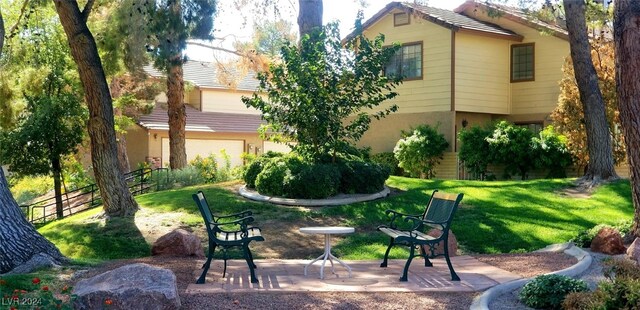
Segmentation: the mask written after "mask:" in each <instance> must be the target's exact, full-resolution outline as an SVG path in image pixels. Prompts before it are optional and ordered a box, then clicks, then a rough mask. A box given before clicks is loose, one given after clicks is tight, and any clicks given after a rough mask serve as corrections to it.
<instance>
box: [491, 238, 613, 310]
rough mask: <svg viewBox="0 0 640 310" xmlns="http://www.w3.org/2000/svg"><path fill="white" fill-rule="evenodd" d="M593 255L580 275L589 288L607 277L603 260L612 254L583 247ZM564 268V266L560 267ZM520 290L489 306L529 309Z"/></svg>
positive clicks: (505, 295) (497, 308)
mask: <svg viewBox="0 0 640 310" xmlns="http://www.w3.org/2000/svg"><path fill="white" fill-rule="evenodd" d="M583 250H585V251H587V252H589V254H591V257H593V261H592V263H591V266H589V269H587V271H585V272H584V273H583V274H581V275H580V277H579V279H582V280H584V281H586V282H587V284H588V285H589V289H591V290H593V289H595V288H596V286H597V285H598V282H600V281H602V280H604V279H605V277H604V275H603V274H602V260H603V259H605V258H610V257H612V256H611V255H606V254H602V253H594V252H591V251H589V250H588V249H583ZM623 256H624V254H623V255H618V256H614V257H623ZM560 269H562V268H560ZM519 293H520V290H519V289H518V290H515V291H513V292H511V293H507V294H503V295H501V296H500V297H498V298H496V299H495V300H493V302H492V303H491V304H490V305H489V308H490V309H492V310H529V309H531V308H529V307H527V306H525V305H524V304H522V303H521V302H520V301H519V299H518V294H519Z"/></svg>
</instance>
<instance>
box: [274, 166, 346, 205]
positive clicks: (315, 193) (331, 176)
mask: <svg viewBox="0 0 640 310" xmlns="http://www.w3.org/2000/svg"><path fill="white" fill-rule="evenodd" d="M339 186H340V171H339V170H338V168H337V167H336V166H335V165H329V164H310V165H305V166H304V167H303V168H302V169H300V171H299V172H298V173H296V174H292V175H290V176H289V177H288V178H285V186H284V188H285V191H286V196H288V197H295V198H310V199H323V198H327V197H330V196H333V195H335V194H337V193H338V188H339Z"/></svg>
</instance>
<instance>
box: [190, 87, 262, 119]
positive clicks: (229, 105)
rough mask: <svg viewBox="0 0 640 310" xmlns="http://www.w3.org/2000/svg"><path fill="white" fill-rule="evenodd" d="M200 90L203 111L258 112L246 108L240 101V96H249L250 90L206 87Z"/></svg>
mask: <svg viewBox="0 0 640 310" xmlns="http://www.w3.org/2000/svg"><path fill="white" fill-rule="evenodd" d="M201 90H202V111H203V112H221V113H241V114H260V112H259V111H258V110H256V109H254V108H247V106H245V105H244V103H242V100H241V98H242V96H245V97H250V96H252V95H253V93H252V92H247V91H232V90H221V89H206V88H205V89H201Z"/></svg>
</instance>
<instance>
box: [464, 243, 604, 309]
mask: <svg viewBox="0 0 640 310" xmlns="http://www.w3.org/2000/svg"><path fill="white" fill-rule="evenodd" d="M535 252H564V253H565V254H567V255H571V256H573V257H575V258H576V259H577V260H578V262H577V263H576V264H575V265H573V266H571V267H568V268H565V269H562V270H558V271H554V272H550V273H547V274H558V275H564V276H567V277H576V276H578V275H580V274H582V273H583V272H585V271H586V270H587V269H588V268H589V266H591V262H592V261H593V258H592V257H591V254H589V253H587V252H585V251H584V250H582V249H581V248H579V247H577V246H575V245H574V244H573V243H572V242H567V243H560V244H552V245H550V246H547V247H545V248H543V249H540V250H537V251H535ZM534 278H535V277H531V278H525V279H520V280H514V281H510V282H506V283H502V284H498V285H496V286H494V287H492V288H490V289H488V290H486V291H484V293H482V294H481V295H480V296H478V297H476V298H475V299H474V300H473V304H471V307H469V309H470V310H489V304H490V303H491V301H492V300H494V299H496V298H497V297H498V296H500V295H502V294H506V293H508V292H511V291H514V290H517V289H519V288H520V287H522V286H524V285H525V284H527V282H529V281H531V280H533V279H534Z"/></svg>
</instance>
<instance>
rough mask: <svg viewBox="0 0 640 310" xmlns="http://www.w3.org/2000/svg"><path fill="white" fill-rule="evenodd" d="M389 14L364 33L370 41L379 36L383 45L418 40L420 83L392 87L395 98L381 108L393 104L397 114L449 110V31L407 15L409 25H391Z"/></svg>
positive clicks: (409, 82) (415, 81)
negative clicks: (420, 52) (420, 61)
mask: <svg viewBox="0 0 640 310" xmlns="http://www.w3.org/2000/svg"><path fill="white" fill-rule="evenodd" d="M397 12H399V11H392V12H390V13H389V14H387V16H385V17H383V18H382V19H380V20H379V21H378V22H377V23H375V24H373V25H371V26H370V27H369V28H367V30H366V31H365V34H366V35H367V36H368V37H370V38H373V37H375V36H376V35H378V34H380V33H382V34H384V35H385V44H392V43H401V44H402V43H409V42H416V41H422V75H423V79H422V80H413V81H405V82H404V83H403V84H402V85H400V86H398V88H396V91H397V92H398V94H399V96H397V97H396V98H395V99H393V100H390V101H387V102H386V103H385V104H384V106H389V105H391V104H397V105H398V106H399V110H398V113H422V112H430V111H450V110H451V31H450V30H449V29H447V28H444V27H442V26H438V25H436V24H433V23H431V22H428V21H425V20H422V19H419V18H416V17H415V16H411V23H410V24H409V25H405V26H398V27H394V26H393V13H397Z"/></svg>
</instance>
